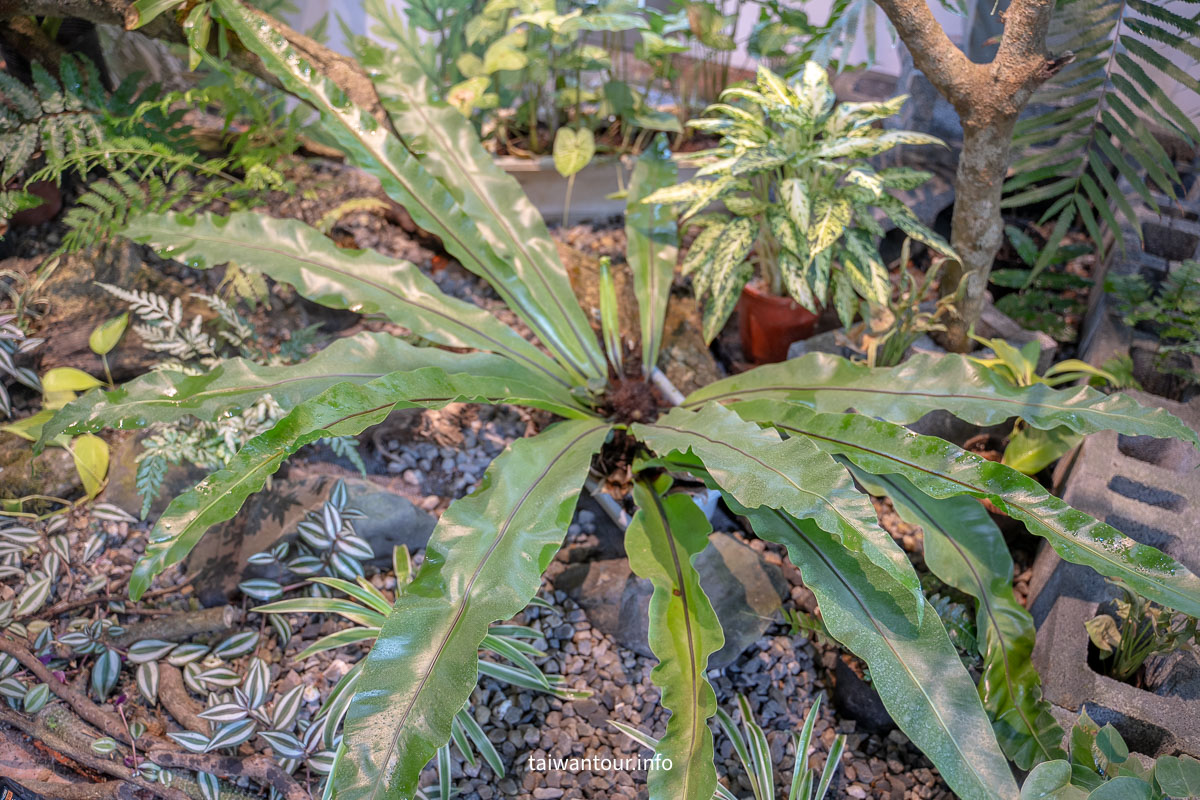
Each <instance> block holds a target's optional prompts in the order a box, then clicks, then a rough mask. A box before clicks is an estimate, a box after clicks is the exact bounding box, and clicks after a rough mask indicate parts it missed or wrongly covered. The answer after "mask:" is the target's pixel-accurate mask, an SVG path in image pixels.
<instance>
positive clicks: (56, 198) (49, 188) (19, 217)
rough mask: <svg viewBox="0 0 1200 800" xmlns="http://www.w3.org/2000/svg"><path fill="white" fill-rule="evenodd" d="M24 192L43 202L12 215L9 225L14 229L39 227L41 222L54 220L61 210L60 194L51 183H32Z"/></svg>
mask: <svg viewBox="0 0 1200 800" xmlns="http://www.w3.org/2000/svg"><path fill="white" fill-rule="evenodd" d="M25 191H27V192H29V193H30V194H32V195H37V196H38V197H40V198H42V201H43V202H42V204H41V205H40V206H35V207H33V208H27V209H25V210H24V211H18V212H17V213H16V214H13V215H12V219H10V220H9V224H10V225H12V226H13V227H14V228H21V227H31V226H33V225H41V224H42V223H43V222H47V221H49V220H52V219H54V217H55V216H56V215H57V214H58V212H59V211H61V210H62V192H60V191H59V190H58V187H57V186H55V185H54V182H53V181H34V182H33V183H31V184H29V185H28V186H26V187H25Z"/></svg>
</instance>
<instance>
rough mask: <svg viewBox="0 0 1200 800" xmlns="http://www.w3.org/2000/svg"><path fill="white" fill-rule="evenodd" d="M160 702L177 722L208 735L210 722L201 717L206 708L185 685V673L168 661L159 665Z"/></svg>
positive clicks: (190, 729) (195, 731) (193, 730)
mask: <svg viewBox="0 0 1200 800" xmlns="http://www.w3.org/2000/svg"><path fill="white" fill-rule="evenodd" d="M158 702H160V703H162V706H163V708H165V709H166V710H167V713H169V714H170V715H171V716H172V717H173V718H174V719H175V721H176V722H178V723H179V724H180V725H182V726H183V727H185V728H187V729H188V730H189V731H192V732H194V733H202V734H204V735H205V736H208V735H209V734H210V733H211V731H210V730H209V727H208V723H207V722H206V721H204V719H202V718H201V717H200V712H201V711H203V710H204V709H203V708H202V707H201V706H200V704H199V703H197V702H196V701H195V700H193V699H192V697H191V695H189V694H188V692H187V687H185V686H184V685H183V673H182V672H180V671H179V670H178V669H176V668H175V667H173V666H171V665H170V664H167V663H161V664H159V665H158Z"/></svg>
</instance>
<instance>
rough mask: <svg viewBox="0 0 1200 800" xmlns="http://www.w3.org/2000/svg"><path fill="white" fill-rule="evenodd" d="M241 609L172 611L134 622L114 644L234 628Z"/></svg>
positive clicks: (172, 640)
mask: <svg viewBox="0 0 1200 800" xmlns="http://www.w3.org/2000/svg"><path fill="white" fill-rule="evenodd" d="M236 619H237V613H236V612H235V610H234V608H233V606H219V607H217V608H206V609H203V610H201V611H194V612H187V613H180V614H172V615H171V616H169V617H159V618H157V619H149V620H146V621H145V622H138V623H135V624H133V625H130V626H129V627H128V628H126V629H125V632H124V633H122V634H121V635H120V636H118V637H117V638H115V639H113V644H115V645H116V646H117V647H128V646H129V645H131V644H133V643H134V642H138V641H141V640H142V639H162V640H164V641H168V642H175V641H179V640H180V639H186V638H187V637H189V636H195V635H197V634H200V633H208V634H221V633H227V632H228V631H230V630H232V629H233V624H234V621H235V620H236Z"/></svg>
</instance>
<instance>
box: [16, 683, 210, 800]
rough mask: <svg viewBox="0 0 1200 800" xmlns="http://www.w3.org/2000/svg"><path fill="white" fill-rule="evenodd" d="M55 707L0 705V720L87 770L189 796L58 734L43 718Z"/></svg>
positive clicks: (167, 795) (184, 799)
mask: <svg viewBox="0 0 1200 800" xmlns="http://www.w3.org/2000/svg"><path fill="white" fill-rule="evenodd" d="M56 710H58V711H61V710H62V706H57V705H49V706H46V708H44V709H42V710H41V711H39V712H38V714H37V716H35V717H26V716H24V715H23V714H18V713H17V712H16V711H12V710H10V709H8V708H6V707H3V706H0V722H2V723H4V724H5V725H8V726H10V727H12V728H16V729H17V730H19V731H21V732H23V733H25V734H26V735H28V736H31V737H32V738H34V739H36V740H38V741H39V742H42V743H43V744H45V745H46V746H48V747H50V748H52V749H53V750H56V751H58V752H59V753H61V754H62V755H64V756H66V757H67V758H69V759H71V760H72V761H74V762H76V763H77V764H82V765H83V766H85V767H87V768H88V769H90V770H93V771H95V772H98V773H102V774H105V775H111V776H113V777H114V778H120V779H121V780H124V781H128V782H129V783H132V784H133V785H135V786H137V787H139V788H141V789H144V790H146V791H149V792H151V793H153V794H154V795H156V796H158V797H162V798H163V799H164V800H190V798H189V797H188V796H187V795H186V794H184V793H183V792H181V791H179V790H178V789H173V788H170V787H167V786H163V785H162V784H159V783H153V782H151V781H147V780H146V779H145V778H141V777H135V776H134V774H133V770H131V769H129V767H126V766H125V765H124V764H123V763H121V762H120V761H116V760H112V759H107V758H101V757H100V756H97V755H94V754H93V753H91V752H90V751H87V750H84V749H83V748H81V747H76V746H75V745H73V744H72V743H71V742H69V741H67V740H66V739H65V738H63V737H61V736H59V735H58V734H57V733H56V732H55V730H54V728H53V727H52V726H51V725H48V724H47V723H46V722H45V721H43V720H44V718H46V717H47V716H49V715H53V714H54V713H55V711H56ZM56 796H57V795H56Z"/></svg>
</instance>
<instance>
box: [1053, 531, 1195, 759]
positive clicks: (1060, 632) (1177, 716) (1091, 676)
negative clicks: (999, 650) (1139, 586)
mask: <svg viewBox="0 0 1200 800" xmlns="http://www.w3.org/2000/svg"><path fill="white" fill-rule="evenodd" d="M1047 549H1049V548H1047ZM1098 607H1099V604H1098V603H1095V602H1088V601H1086V600H1081V599H1079V598H1076V597H1067V596H1063V597H1060V598H1059V600H1058V602H1057V603H1056V604H1055V605H1054V608H1053V610H1052V611H1051V613H1050V615H1049V616H1048V617H1047V618H1046V620H1045V621H1043V623H1042V625H1041V627H1040V628H1039V629H1038V639H1037V646H1036V647H1035V648H1034V650H1033V662H1034V664H1035V665H1036V666H1037V669H1038V672H1039V673H1040V674H1041V676H1042V691H1043V694H1044V696H1045V698H1046V699H1047V700H1048V701H1050V703H1051V704H1053V706H1054V712H1055V717H1056V718H1057V719H1058V720H1059V722H1060V724H1062V725H1063V728H1064V730H1066V731H1067V732H1068V734H1069V732H1070V727H1071V725H1072V724H1073V723H1074V721H1075V719H1076V718H1077V717H1078V716H1079V712H1080V711H1087V713H1088V716H1090V717H1091V718H1092V719H1094V720H1095V721H1096V722H1098V723H1099V724H1101V725H1105V724H1108V723H1111V724H1112V726H1113V727H1114V728H1116V729H1117V731H1118V732H1120V734H1121V736H1122V737H1123V738H1124V739H1125V742H1126V743H1127V744H1128V745H1129V747H1130V749H1131V750H1134V751H1136V752H1138V753H1141V754H1143V755H1146V756H1151V757H1158V756H1160V755H1169V754H1173V753H1179V752H1183V753H1187V754H1189V755H1192V756H1195V755H1197V754H1200V699H1197V698H1196V697H1195V696H1194V695H1193V696H1185V695H1186V693H1184V694H1176V695H1171V694H1157V693H1155V692H1148V691H1145V690H1144V689H1138V688H1136V687H1134V686H1131V685H1129V684H1127V683H1122V682H1120V681H1116V680H1113V679H1112V678H1109V677H1107V676H1105V675H1100V674H1099V673H1097V672H1095V671H1094V670H1093V669H1092V668H1091V666H1090V665H1089V664H1088V645H1089V642H1088V636H1087V630H1086V629H1085V628H1084V623H1085V622H1087V621H1088V620H1089V619H1091V618H1092V617H1093V616H1095V615H1096V611H1097V609H1098Z"/></svg>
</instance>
